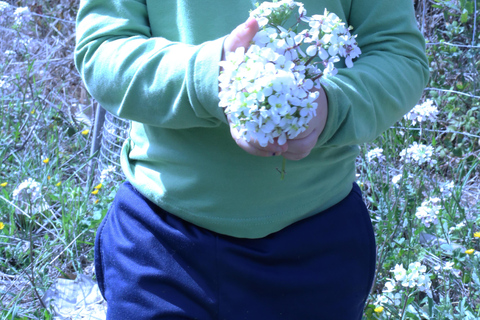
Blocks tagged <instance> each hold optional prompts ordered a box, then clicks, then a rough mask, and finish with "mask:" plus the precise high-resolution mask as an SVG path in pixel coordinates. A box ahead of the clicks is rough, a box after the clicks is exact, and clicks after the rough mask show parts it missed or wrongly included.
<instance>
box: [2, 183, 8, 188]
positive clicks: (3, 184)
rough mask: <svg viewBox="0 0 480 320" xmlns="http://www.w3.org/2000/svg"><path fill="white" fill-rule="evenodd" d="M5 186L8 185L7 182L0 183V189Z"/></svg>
mask: <svg viewBox="0 0 480 320" xmlns="http://www.w3.org/2000/svg"><path fill="white" fill-rule="evenodd" d="M7 184H8V182H2V183H0V187H6V186H7Z"/></svg>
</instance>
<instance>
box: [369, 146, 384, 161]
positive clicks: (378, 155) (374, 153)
mask: <svg viewBox="0 0 480 320" xmlns="http://www.w3.org/2000/svg"><path fill="white" fill-rule="evenodd" d="M373 159H377V161H378V162H383V161H385V156H384V155H383V149H382V148H375V149H372V150H370V151H368V153H367V161H368V162H371V161H372V160H373Z"/></svg>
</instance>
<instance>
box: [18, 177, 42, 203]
mask: <svg viewBox="0 0 480 320" xmlns="http://www.w3.org/2000/svg"><path fill="white" fill-rule="evenodd" d="M22 195H23V196H25V195H26V196H29V197H30V200H32V201H34V200H36V199H38V198H39V197H40V183H38V182H37V181H35V180H33V179H32V178H28V179H27V180H25V181H23V182H22V183H21V184H20V185H19V186H18V187H17V188H16V189H15V190H13V198H14V199H15V200H18V199H20V197H21V196H22Z"/></svg>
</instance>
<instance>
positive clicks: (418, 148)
mask: <svg viewBox="0 0 480 320" xmlns="http://www.w3.org/2000/svg"><path fill="white" fill-rule="evenodd" d="M432 156H433V147H432V146H426V145H424V144H418V143H417V142H414V143H413V144H411V145H410V147H408V148H407V149H404V150H402V151H401V152H400V157H401V158H402V160H403V161H405V162H406V163H418V164H424V163H426V164H430V165H432V164H435V163H437V161H436V160H433V159H432Z"/></svg>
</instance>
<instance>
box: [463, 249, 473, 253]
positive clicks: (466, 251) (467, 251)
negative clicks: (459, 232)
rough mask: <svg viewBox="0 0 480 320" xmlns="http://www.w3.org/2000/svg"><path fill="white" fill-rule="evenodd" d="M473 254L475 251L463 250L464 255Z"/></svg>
mask: <svg viewBox="0 0 480 320" xmlns="http://www.w3.org/2000/svg"><path fill="white" fill-rule="evenodd" d="M474 252H475V249H468V250H465V253H466V254H473V253H474Z"/></svg>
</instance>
